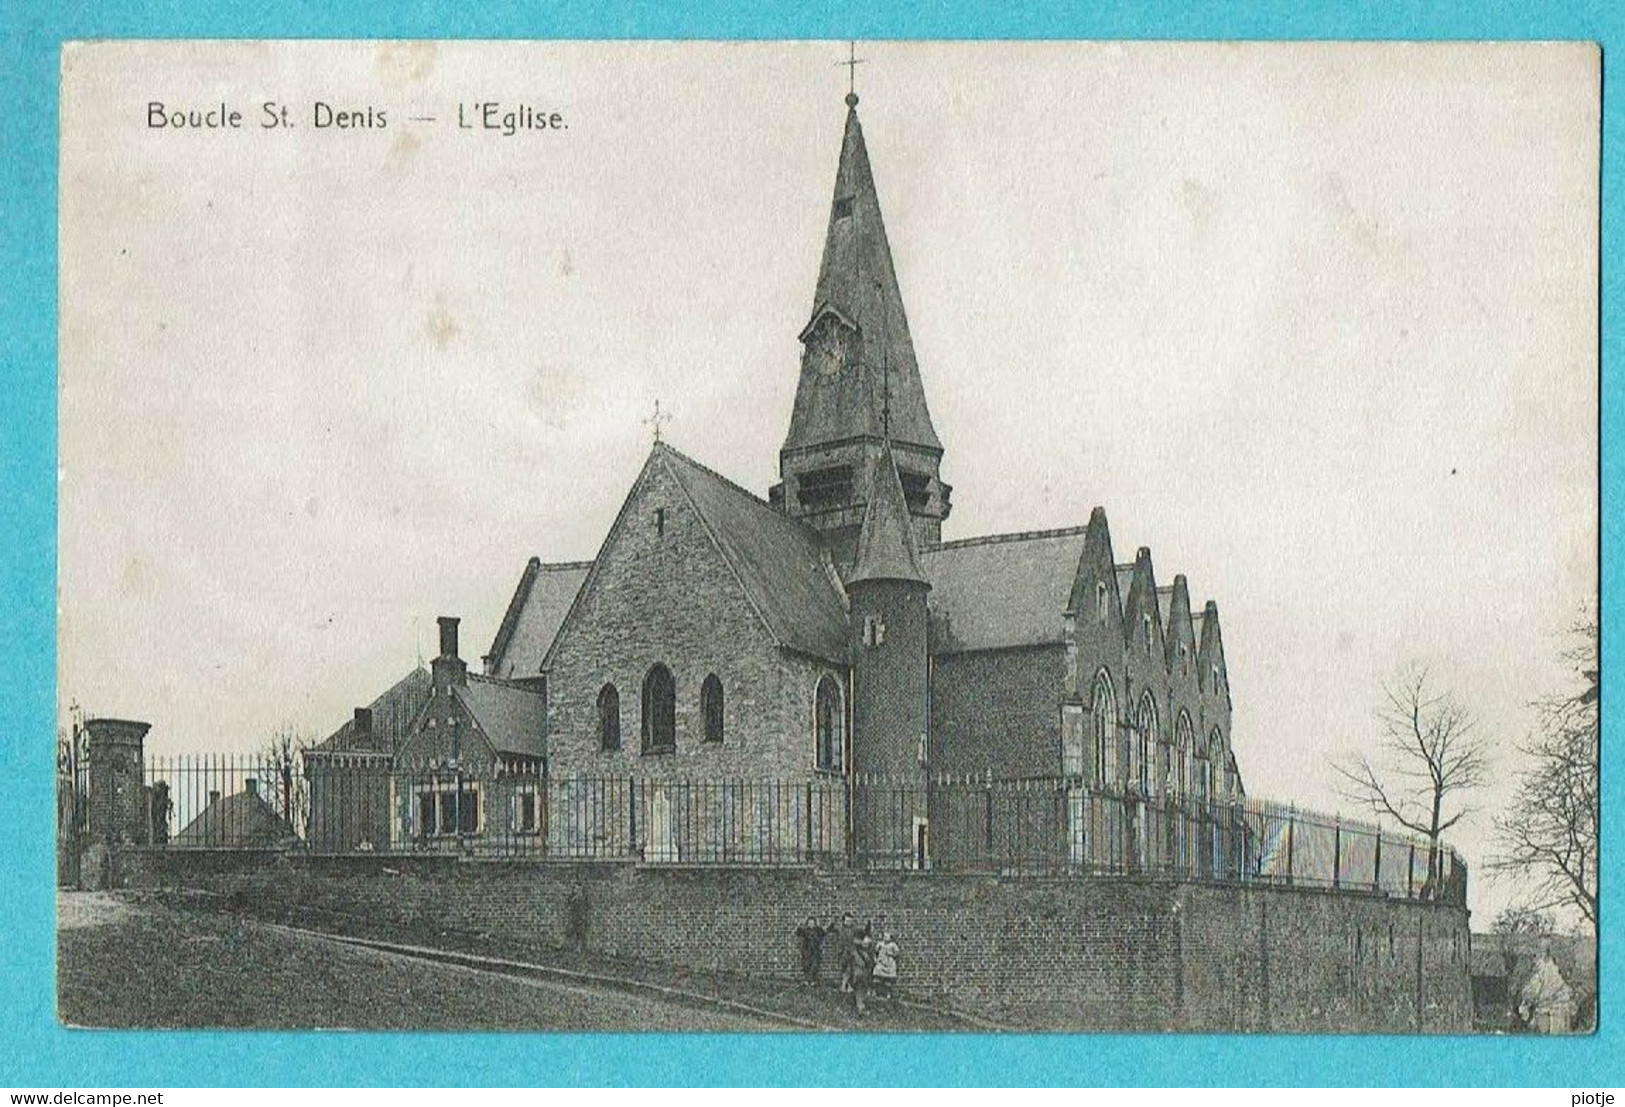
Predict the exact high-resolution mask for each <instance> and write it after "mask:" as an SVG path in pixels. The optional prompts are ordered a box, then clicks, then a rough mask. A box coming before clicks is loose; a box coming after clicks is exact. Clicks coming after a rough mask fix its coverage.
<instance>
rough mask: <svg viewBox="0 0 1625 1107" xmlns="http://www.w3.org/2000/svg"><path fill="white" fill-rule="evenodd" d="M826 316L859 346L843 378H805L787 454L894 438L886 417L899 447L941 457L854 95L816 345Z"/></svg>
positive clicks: (818, 304)
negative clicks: (801, 449)
mask: <svg viewBox="0 0 1625 1107" xmlns="http://www.w3.org/2000/svg"><path fill="white" fill-rule="evenodd" d="M826 316H833V318H834V319H835V320H836V321H838V323H839V325H840V327H841V328H843V329H845V330H847V331H850V330H852V329H854V328H855V330H856V332H857V334H856V338H855V340H853V341H851V342H849V343H847V344H846V345H843V347H842V350H843V357H842V360H843V361H844V362H845V364H843V365H841V366H840V368H839V371H838V373H837V374H830V375H827V376H825V377H823V378H821V379H816V380H813V381H809V379H808V375H807V373H806V372H805V371H804V372H803V375H802V381H801V388H800V389H799V390H798V393H797V396H796V407H795V412H794V414H793V415H792V417H791V421H790V434H789V437H788V438H787V439H786V441H785V444H784V446H785V449H787V450H789V449H796V448H798V447H802V446H811V445H819V444H822V443H827V442H834V441H841V440H844V439H850V438H857V437H872V438H879V437H881V436H882V435H885V434H886V433H887V429H886V428H885V427H883V426H882V425H881V424H882V418H883V411H884V412H886V414H887V416H888V421H889V423H890V432H889V437H890V438H891V439H892V440H894V441H896V442H898V443H899V444H907V445H913V446H923V447H925V448H927V449H932V450H940V449H941V448H942V443H941V442H940V441H939V440H938V439H937V433H936V429H935V428H934V427H933V426H932V423H931V413H930V411H929V410H928V408H927V407H926V402H925V390H924V388H923V387H922V386H921V383H920V370H919V365H918V363H917V362H916V361H915V357H914V342H913V340H912V338H911V337H910V335H909V329H908V317H907V315H906V314H905V312H904V311H903V297H902V293H901V291H900V290H899V288H898V284H897V273H896V271H895V270H894V269H893V267H892V256H891V246H890V244H889V243H888V242H887V240H886V227H885V223H884V221H883V220H882V219H881V215H880V200H879V197H878V195H877V194H876V191H875V181H874V176H873V174H872V173H871V171H870V168H869V151H868V149H867V147H866V146H865V145H864V141H863V127H862V125H861V124H860V123H859V122H858V109H857V97H856V96H855V95H850V94H849V95H848V96H847V112H846V131H845V134H844V136H843V138H842V140H841V157H840V164H839V167H838V168H837V170H836V174H835V195H834V199H833V202H832V204H831V208H830V218H829V230H828V232H827V233H826V235H825V239H824V257H823V262H822V264H821V265H820V267H819V271H818V286H817V290H816V291H815V293H814V295H813V309H812V315H811V317H810V319H809V321H808V324H807V327H806V329H805V330H804V331H803V332H802V335H801V338H802V341H803V342H806V341H808V340H809V339H810V338H811V339H814V340H815V341H816V340H817V339H816V337H815V332H816V331H817V329H818V328H819V326H820V324H821V322H822V321H823V320H824V318H825V317H826Z"/></svg>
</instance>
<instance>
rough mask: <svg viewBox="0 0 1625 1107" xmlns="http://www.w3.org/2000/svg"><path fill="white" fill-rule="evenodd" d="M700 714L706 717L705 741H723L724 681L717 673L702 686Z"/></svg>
mask: <svg viewBox="0 0 1625 1107" xmlns="http://www.w3.org/2000/svg"><path fill="white" fill-rule="evenodd" d="M700 714H701V715H703V716H704V717H705V740H706V741H707V742H720V741H722V681H720V680H718V679H717V674H715V673H711V674H710V675H709V676H707V677H706V678H705V683H703V684H701V685H700Z"/></svg>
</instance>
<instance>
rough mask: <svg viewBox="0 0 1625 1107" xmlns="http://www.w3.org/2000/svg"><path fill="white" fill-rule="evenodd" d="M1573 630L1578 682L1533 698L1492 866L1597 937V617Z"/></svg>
mask: <svg viewBox="0 0 1625 1107" xmlns="http://www.w3.org/2000/svg"><path fill="white" fill-rule="evenodd" d="M1573 634H1574V637H1575V640H1576V641H1575V644H1574V645H1573V646H1572V647H1571V648H1569V649H1568V650H1566V651H1564V654H1563V657H1564V659H1565V660H1566V661H1568V662H1570V663H1571V664H1572V665H1573V666H1574V670H1575V675H1576V677H1578V678H1579V679H1578V681H1577V686H1576V688H1575V689H1574V690H1573V691H1571V692H1570V693H1569V694H1566V695H1556V696H1549V697H1547V698H1546V699H1543V700H1540V701H1538V702H1537V703H1536V704H1535V707H1536V708H1537V710H1538V711H1539V713H1540V716H1539V717H1540V722H1539V725H1538V729H1537V730H1536V732H1535V734H1534V735H1533V736H1532V737H1531V738H1530V739H1529V741H1528V742H1527V743H1526V744H1525V745H1522V746H1520V747H1519V752H1520V753H1522V754H1523V755H1524V757H1525V758H1526V759H1527V764H1528V768H1526V769H1525V770H1524V771H1523V773H1522V774H1521V775H1520V776H1519V778H1518V791H1517V794H1516V795H1515V796H1514V797H1513V800H1512V803H1511V804H1510V805H1509V806H1508V808H1507V810H1506V812H1505V813H1504V814H1503V815H1502V816H1501V817H1500V818H1498V819H1497V820H1496V821H1495V832H1496V850H1497V852H1496V854H1495V855H1494V856H1493V857H1492V858H1491V859H1490V868H1491V869H1492V870H1493V871H1496V872H1500V873H1505V874H1508V875H1512V876H1514V877H1517V878H1519V879H1521V880H1522V882H1523V884H1524V889H1523V890H1524V893H1525V898H1526V900H1527V905H1528V906H1529V907H1530V908H1531V909H1533V910H1536V911H1548V910H1559V911H1562V912H1565V913H1572V914H1577V915H1578V916H1579V918H1580V920H1581V921H1582V922H1583V923H1584V924H1585V925H1586V926H1588V927H1589V928H1590V930H1591V934H1592V939H1593V941H1595V938H1596V933H1597V833H1598V829H1599V828H1598V817H1599V812H1598V807H1597V800H1598V785H1599V779H1600V778H1599V765H1598V757H1599V748H1598V747H1599V738H1600V734H1601V732H1600V730H1599V727H1598V722H1599V719H1598V713H1597V706H1598V704H1597V701H1598V694H1597V692H1598V679H1597V622H1596V619H1595V617H1594V616H1587V617H1584V618H1582V619H1581V621H1580V622H1579V623H1578V624H1576V625H1575V627H1574V628H1573Z"/></svg>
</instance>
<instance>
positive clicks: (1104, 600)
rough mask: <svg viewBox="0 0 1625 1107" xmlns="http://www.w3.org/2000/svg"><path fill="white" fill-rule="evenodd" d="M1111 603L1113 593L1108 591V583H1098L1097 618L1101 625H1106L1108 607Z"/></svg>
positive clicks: (1096, 587)
mask: <svg viewBox="0 0 1625 1107" xmlns="http://www.w3.org/2000/svg"><path fill="white" fill-rule="evenodd" d="M1109 603H1111V593H1110V592H1109V591H1107V590H1106V582H1105V581H1103V580H1102V581H1098V582H1096V584H1095V617H1096V618H1097V619H1099V620H1100V625H1101V626H1105V625H1106V605H1107V604H1109Z"/></svg>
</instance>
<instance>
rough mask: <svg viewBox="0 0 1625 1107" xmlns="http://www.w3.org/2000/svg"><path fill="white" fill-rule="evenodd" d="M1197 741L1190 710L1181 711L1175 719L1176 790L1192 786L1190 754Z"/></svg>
mask: <svg viewBox="0 0 1625 1107" xmlns="http://www.w3.org/2000/svg"><path fill="white" fill-rule="evenodd" d="M1195 743H1196V732H1195V730H1193V729H1192V727H1191V716H1190V712H1188V711H1181V712H1180V713H1179V717H1178V718H1177V719H1175V720H1174V790H1175V791H1176V792H1184V791H1185V790H1186V789H1188V788H1189V787H1190V786H1191V776H1190V772H1191V770H1190V756H1191V751H1192V748H1193V747H1194V745H1195Z"/></svg>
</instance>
